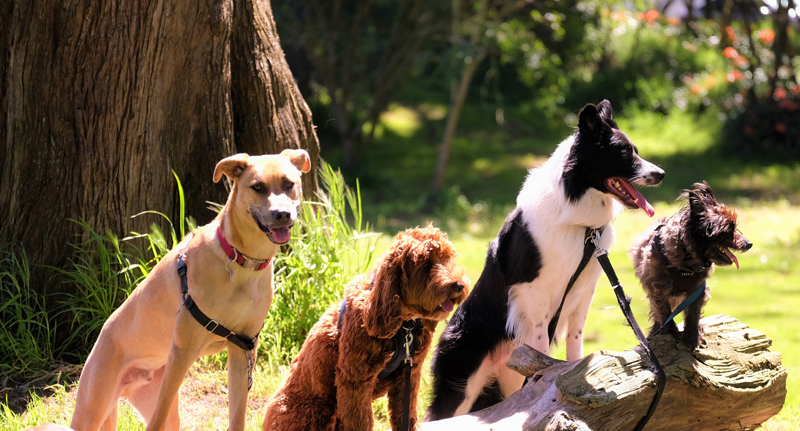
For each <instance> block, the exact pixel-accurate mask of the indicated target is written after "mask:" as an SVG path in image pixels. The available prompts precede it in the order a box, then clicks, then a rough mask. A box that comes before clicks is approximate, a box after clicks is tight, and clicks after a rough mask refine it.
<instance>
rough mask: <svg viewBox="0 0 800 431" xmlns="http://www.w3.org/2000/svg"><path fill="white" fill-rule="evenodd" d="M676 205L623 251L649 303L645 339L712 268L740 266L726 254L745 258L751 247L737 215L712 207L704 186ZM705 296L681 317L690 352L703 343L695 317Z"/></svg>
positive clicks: (708, 190)
mask: <svg viewBox="0 0 800 431" xmlns="http://www.w3.org/2000/svg"><path fill="white" fill-rule="evenodd" d="M679 199H683V200H685V204H684V206H683V207H682V208H681V209H680V210H679V211H678V212H677V213H675V214H673V215H672V216H671V217H665V218H662V219H660V220H659V221H658V222H657V223H656V224H654V225H653V226H650V227H649V228H648V229H647V230H645V231H644V232H643V233H642V234H641V235H639V237H638V238H636V240H635V241H634V242H633V247H631V249H630V250H629V251H628V255H629V256H630V258H631V260H632V261H633V265H634V267H635V268H636V276H637V277H639V279H640V280H641V281H642V287H644V290H645V292H647V297H648V299H649V300H650V317H651V319H652V320H653V328H652V330H651V331H650V336H653V335H654V334H655V332H656V331H658V329H659V328H661V326H662V325H663V324H664V322H665V321H666V320H667V318H668V317H669V315H670V314H671V313H672V310H673V309H674V308H675V307H677V306H678V304H680V302H681V301H683V300H684V298H686V296H687V295H691V294H692V293H693V292H694V291H695V290H697V289H698V288H699V287H700V285H701V284H702V283H703V282H704V281H706V280H707V279H708V278H709V277H710V276H711V273H712V272H714V264H717V265H720V266H728V265H731V264H733V263H735V264H736V268H737V269H738V268H739V261H738V260H737V259H736V257H735V256H734V255H733V253H731V250H734V251H739V252H744V251H747V250H749V249H750V247H752V246H753V244H752V243H751V242H750V241H748V240H747V238H745V237H744V235H742V234H741V232H739V230H738V229H737V228H736V212H735V211H733V210H732V209H728V208H726V207H725V205H723V204H721V203H719V202H717V200H716V198H714V192H713V191H712V190H711V187H709V186H708V183H706V182H705V181H704V182H702V183H695V184H694V185H693V188H692V189H690V190H684V191H683V193H682V194H681V196H680V198H679ZM708 292H709V288H708V287H706V291H705V295H703V296H702V297H701V298H698V300H697V301H695V302H694V303H693V304H692V305H690V306H689V307H688V308H686V310H685V311H684V329H683V340H684V342H685V343H686V345H688V346H689V347H690V348H695V347H697V346H698V345H699V344H700V341H701V339H702V335H701V333H702V329H701V328H700V317H701V313H702V310H703V306H705V304H706V301H707V298H708V297H709V295H708ZM664 332H667V333H670V334H672V335H674V336H676V338H677V335H678V327H677V326H676V325H675V322H674V321H672V322H670V323H669V324H668V325H667V326H666V327H665V328H664Z"/></svg>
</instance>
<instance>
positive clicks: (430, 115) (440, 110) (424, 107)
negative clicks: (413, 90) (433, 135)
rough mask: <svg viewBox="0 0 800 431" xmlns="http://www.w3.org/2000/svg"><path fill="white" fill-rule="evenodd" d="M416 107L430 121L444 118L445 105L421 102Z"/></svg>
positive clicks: (445, 112)
mask: <svg viewBox="0 0 800 431" xmlns="http://www.w3.org/2000/svg"><path fill="white" fill-rule="evenodd" d="M417 109H418V110H419V112H421V113H422V115H424V116H425V118H426V119H428V120H430V121H440V120H444V118H445V117H446V116H447V106H445V105H437V104H434V103H422V104H420V105H419V106H418V107H417Z"/></svg>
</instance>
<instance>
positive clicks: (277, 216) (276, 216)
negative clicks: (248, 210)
mask: <svg viewBox="0 0 800 431" xmlns="http://www.w3.org/2000/svg"><path fill="white" fill-rule="evenodd" d="M291 217H292V215H291V214H289V211H281V210H275V211H272V219H273V220H275V221H286V220H289V219H290V218H291Z"/></svg>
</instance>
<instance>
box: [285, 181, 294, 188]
mask: <svg viewBox="0 0 800 431" xmlns="http://www.w3.org/2000/svg"><path fill="white" fill-rule="evenodd" d="M292 187H294V183H293V182H291V181H289V180H285V181H284V182H283V188H284V189H286V190H291V189H292Z"/></svg>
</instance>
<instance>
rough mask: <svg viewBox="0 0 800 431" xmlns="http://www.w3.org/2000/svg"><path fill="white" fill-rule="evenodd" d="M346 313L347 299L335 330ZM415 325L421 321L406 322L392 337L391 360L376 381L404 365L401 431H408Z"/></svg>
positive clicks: (344, 301)
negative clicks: (392, 352) (392, 350)
mask: <svg viewBox="0 0 800 431" xmlns="http://www.w3.org/2000/svg"><path fill="white" fill-rule="evenodd" d="M345 312H347V298H345V299H343V300H342V305H341V306H340V307H339V321H338V322H337V323H336V328H337V329H338V330H339V331H341V330H342V323H343V322H344V314H345ZM417 325H420V327H421V325H422V321H421V319H416V320H406V321H405V322H403V324H402V325H401V326H400V329H399V330H398V331H397V333H396V334H394V336H393V337H392V341H393V342H394V354H393V355H392V359H390V360H389V362H388V363H387V364H386V367H385V368H384V369H383V370H382V371H381V372H380V373H379V374H378V379H379V380H383V379H385V378H387V377H389V375H390V374H392V373H393V372H394V371H395V370H397V368H398V367H400V364H401V363H402V364H404V365H405V367H404V368H405V370H404V373H405V388H404V390H403V420H402V425H401V427H400V429H401V430H403V431H408V430H409V422H410V417H411V367H413V366H414V360H413V359H412V357H411V352H412V351H413V350H414V332H413V331H414V328H415V327H416V326H417Z"/></svg>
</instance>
